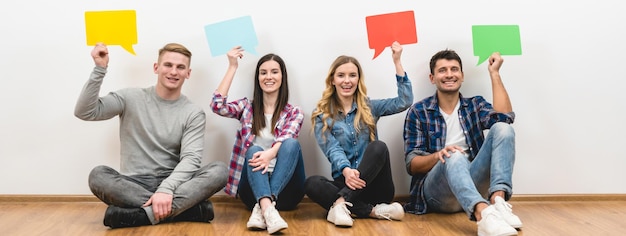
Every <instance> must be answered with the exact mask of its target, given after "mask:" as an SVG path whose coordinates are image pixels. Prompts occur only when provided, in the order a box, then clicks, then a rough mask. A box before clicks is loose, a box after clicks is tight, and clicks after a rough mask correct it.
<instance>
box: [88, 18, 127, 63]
mask: <svg viewBox="0 0 626 236" xmlns="http://www.w3.org/2000/svg"><path fill="white" fill-rule="evenodd" d="M85 30H86V33H87V45H88V46H93V45H96V43H99V42H102V43H105V44H107V45H120V46H122V48H124V49H126V51H128V52H130V53H131V54H133V55H135V50H134V49H133V44H137V14H136V13H135V10H121V11H87V12H85Z"/></svg>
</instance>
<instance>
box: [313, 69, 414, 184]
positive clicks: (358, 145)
mask: <svg viewBox="0 0 626 236" xmlns="http://www.w3.org/2000/svg"><path fill="white" fill-rule="evenodd" d="M396 81H397V86H398V96H397V97H395V98H387V99H375V100H369V106H370V109H371V111H372V116H373V117H374V122H375V123H376V122H378V119H379V118H380V117H381V116H387V115H393V114H396V113H400V112H403V111H404V110H406V109H407V108H408V107H409V106H411V104H412V103H413V89H412V87H411V81H410V80H409V78H408V76H407V75H406V73H405V75H404V76H398V75H396ZM356 109H357V107H356V102H355V103H353V104H352V109H350V112H348V114H346V115H345V116H340V118H338V119H337V120H335V121H334V124H333V120H332V119H330V118H328V119H327V120H326V121H325V122H327V123H328V126H329V129H328V130H327V131H326V132H325V133H323V134H322V133H321V132H322V127H323V123H322V115H323V114H320V115H318V116H317V117H315V127H314V129H315V131H314V132H315V138H316V139H317V144H318V145H319V146H320V148H321V149H322V152H324V155H325V156H326V157H327V158H328V161H330V163H331V169H332V176H333V178H337V177H339V176H341V175H342V172H341V171H342V170H343V168H345V167H350V168H352V169H356V168H357V167H358V166H359V164H360V163H361V159H363V152H364V151H365V148H367V145H368V144H369V143H370V139H369V136H370V133H369V129H367V128H361V129H360V133H357V132H356V129H355V127H354V125H353V124H354V119H355V116H356ZM328 131H330V132H328ZM376 139H378V133H376Z"/></svg>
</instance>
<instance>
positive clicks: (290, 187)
mask: <svg viewBox="0 0 626 236" xmlns="http://www.w3.org/2000/svg"><path fill="white" fill-rule="evenodd" d="M258 151H263V149H262V148H261V147H259V146H252V147H249V148H248V150H247V151H246V161H245V162H244V169H243V171H242V173H241V180H240V182H239V196H240V197H241V200H242V201H243V202H244V203H245V204H246V206H247V207H248V209H252V208H253V207H254V204H256V203H257V202H258V201H259V200H260V199H261V198H265V197H268V198H270V199H271V200H273V201H276V209H278V210H292V209H294V208H296V206H297V205H298V203H300V201H302V198H304V180H305V178H306V175H305V173H304V161H303V160H302V150H301V148H300V143H299V142H298V140H296V139H286V140H284V141H283V142H282V144H281V145H280V148H279V149H278V154H277V155H276V165H275V166H274V171H273V172H266V173H265V174H262V173H261V172H262V171H260V170H259V171H252V169H254V167H252V166H250V165H248V160H249V159H251V158H252V155H253V154H254V153H255V152H258Z"/></svg>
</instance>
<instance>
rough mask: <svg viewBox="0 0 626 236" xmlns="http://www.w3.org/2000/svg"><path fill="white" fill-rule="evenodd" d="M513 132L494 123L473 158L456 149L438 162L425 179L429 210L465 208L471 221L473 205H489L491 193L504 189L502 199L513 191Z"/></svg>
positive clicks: (451, 210) (510, 128)
mask: <svg viewBox="0 0 626 236" xmlns="http://www.w3.org/2000/svg"><path fill="white" fill-rule="evenodd" d="M514 163H515V132H514V130H513V127H512V126H511V125H509V124H507V123H496V124H494V125H493V126H492V127H491V129H490V130H489V133H488V134H487V137H486V139H485V142H484V143H483V146H482V147H481V148H480V150H479V151H478V154H477V155H476V157H475V158H474V160H472V161H470V160H469V155H468V154H467V153H466V154H463V153H461V152H459V151H457V152H454V153H451V155H450V157H449V158H446V162H445V163H441V162H439V163H437V164H436V165H435V166H434V167H433V168H432V169H431V170H430V172H428V175H427V176H426V179H425V180H424V197H425V198H426V204H428V211H429V212H444V213H452V212H459V211H461V210H463V211H465V212H466V213H467V215H468V217H469V218H470V219H471V220H476V219H475V217H474V207H475V206H476V204H478V203H481V202H484V203H487V204H489V201H488V200H487V199H489V198H490V197H491V194H493V193H494V192H496V191H504V192H505V199H506V200H508V199H509V198H511V194H512V193H513V190H512V189H513V184H512V180H511V179H512V175H513V165H514Z"/></svg>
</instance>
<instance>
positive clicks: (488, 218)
mask: <svg viewBox="0 0 626 236" xmlns="http://www.w3.org/2000/svg"><path fill="white" fill-rule="evenodd" d="M480 215H481V216H482V219H481V220H480V221H478V222H476V224H477V225H478V236H507V235H517V230H515V228H513V227H511V226H510V225H509V224H507V223H506V222H505V221H504V220H503V219H502V216H501V215H500V213H499V212H498V210H496V208H495V207H494V206H493V205H490V206H488V207H487V208H485V209H484V210H483V211H482V212H481V213H480Z"/></svg>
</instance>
